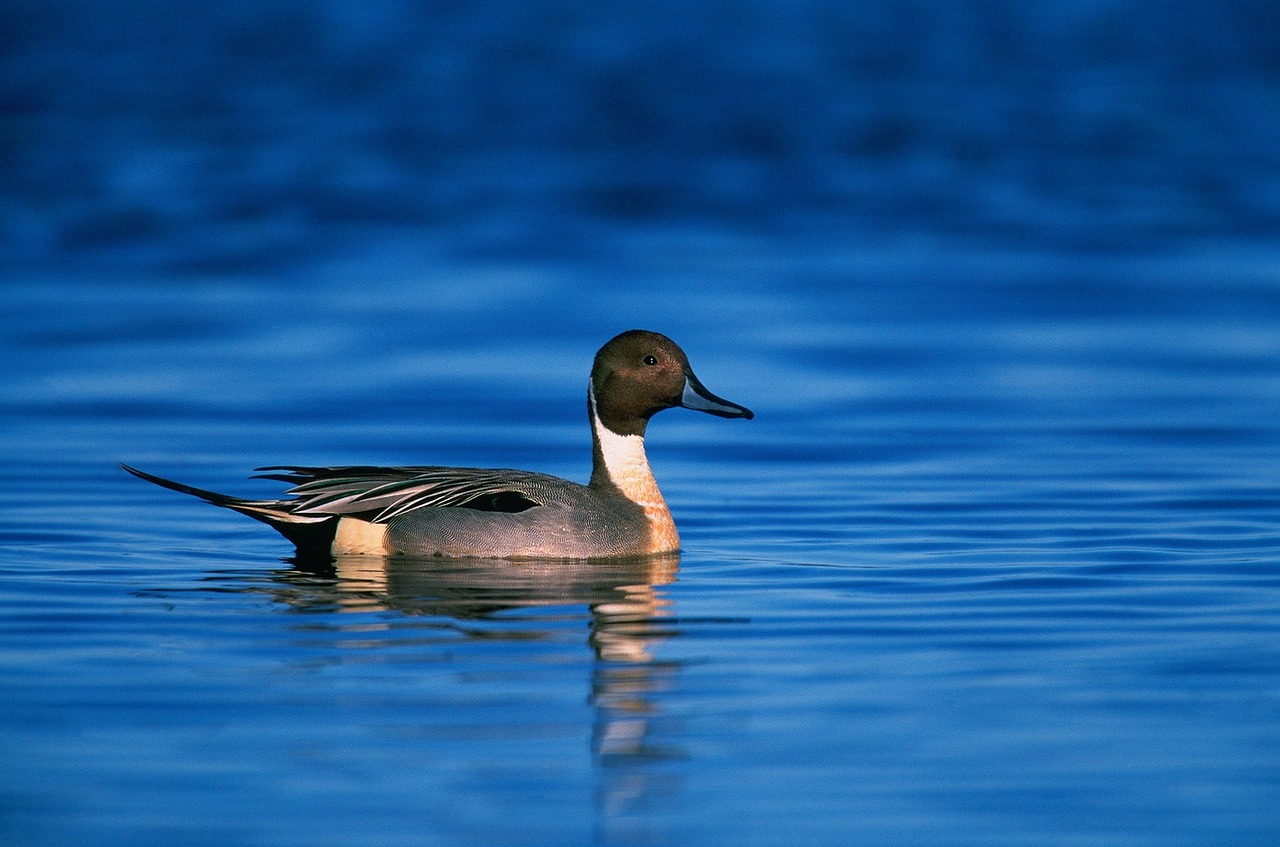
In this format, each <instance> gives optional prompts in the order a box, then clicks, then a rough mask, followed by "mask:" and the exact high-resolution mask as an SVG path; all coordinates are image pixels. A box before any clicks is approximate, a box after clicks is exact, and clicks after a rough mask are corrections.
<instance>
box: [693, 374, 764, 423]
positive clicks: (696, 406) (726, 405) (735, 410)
mask: <svg viewBox="0 0 1280 847" xmlns="http://www.w3.org/2000/svg"><path fill="white" fill-rule="evenodd" d="M680 405H681V406H683V407H684V408H686V409H693V410H694V411H698V412H706V413H707V414H709V415H718V416H719V417H722V418H746V419H747V420H751V419H752V418H754V417H755V413H754V412H752V411H751V410H750V409H748V408H747V407H746V406H739V405H738V404H737V403H730V402H729V401H728V400H725V399H724V398H723V397H717V396H716V395H714V394H712V393H711V392H710V391H708V390H707V387H706V386H705V385H703V384H702V383H701V382H699V381H698V378H697V377H696V376H694V375H693V374H692V373H687V372H686V373H685V375H684V393H683V394H682V395H680Z"/></svg>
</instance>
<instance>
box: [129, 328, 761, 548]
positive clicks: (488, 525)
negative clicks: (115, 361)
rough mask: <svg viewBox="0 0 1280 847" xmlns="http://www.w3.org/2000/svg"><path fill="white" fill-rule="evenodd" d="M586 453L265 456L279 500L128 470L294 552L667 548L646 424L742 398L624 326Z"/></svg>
mask: <svg viewBox="0 0 1280 847" xmlns="http://www.w3.org/2000/svg"><path fill="white" fill-rule="evenodd" d="M587 405H588V410H589V413H590V419H591V434H592V442H593V463H592V471H591V480H590V481H589V482H588V483H587V484H586V485H580V484H578V483H576V482H570V481H568V480H565V479H560V478H558V477H553V476H548V475H546V474H540V473H532V472H529V471H517V470H486V469H479V468H443V467H393V468H374V467H333V468H302V467H274V468H263V469H262V470H266V471H273V472H274V473H267V474H264V476H265V477H266V478H268V479H277V480H280V481H283V482H289V483H293V484H294V487H293V488H291V489H290V490H289V492H288V493H290V494H293V495H295V497H294V498H293V499H286V500H244V499H241V498H238V497H231V496H228V495H225V494H217V493H215V492H212V491H205V490H202V489H199V488H193V487H191V486H189V485H185V484H183V483H179V482H173V481H171V480H167V479H163V478H161V477H157V476H152V475H151V474H147V473H143V472H142V471H138V470H135V469H134V468H130V467H128V466H125V469H126V470H128V471H129V472H130V473H133V474H135V475H137V476H139V477H142V478H143V479H147V480H150V481H151V482H154V483H156V484H158V485H162V486H164V487H166V488H171V489H174V490H176V491H181V492H184V493H187V494H194V495H195V496H197V497H201V498H203V499H205V500H208V501H209V502H211V503H214V504H216V505H219V506H225V507H227V508H229V509H234V510H235V511H237V512H241V513H243V514H246V515H248V516H249V517H252V518H255V519H257V520H260V521H263V522H265V523H267V524H270V525H271V526H272V527H274V528H275V529H277V530H279V531H280V533H281V534H283V535H284V536H285V537H286V538H288V539H289V540H290V541H292V542H293V543H294V544H295V545H296V546H297V547H298V549H299V551H300V552H313V553H329V552H332V553H334V554H338V555H341V554H374V555H385V554H406V555H411V556H448V557H467V556H484V557H497V558H505V559H525V558H533V559H537V558H543V559H603V558H618V557H627V556H647V555H654V554H662V553H671V552H674V551H676V550H678V549H679V546H680V538H679V535H678V534H677V532H676V528H675V523H674V522H673V521H672V518H671V512H670V511H669V510H668V508H667V504H666V501H665V500H664V499H663V497H662V494H661V492H660V491H659V490H658V485H657V482H655V480H654V478H653V473H652V472H651V471H650V469H649V462H648V459H647V458H646V456H645V451H644V434H645V427H646V426H647V424H648V422H649V418H651V417H652V416H653V415H654V414H656V413H658V412H660V411H662V410H663V409H670V408H674V407H676V406H683V407H684V408H687V409H696V410H698V411H702V412H708V413H710V414H713V415H719V416H720V417H726V418H751V417H752V413H751V411H750V410H749V409H747V408H745V407H743V406H739V405H738V404H736V403H730V402H729V401H728V400H723V399H721V398H719V397H717V396H715V395H714V394H712V393H711V392H709V391H708V390H707V389H706V388H705V387H703V385H702V383H701V382H700V381H699V380H698V378H697V377H696V376H694V373H693V369H692V368H691V367H690V366H689V360H688V358H687V357H686V356H685V354H684V351H683V350H681V349H680V348H679V347H678V346H677V345H676V344H675V342H673V341H672V340H671V339H669V338H667V337H666V336H663V335H659V334H658V333H655V332H646V331H643V330H631V331H629V332H624V333H622V334H621V335H619V336H617V337H615V338H614V339H612V340H611V341H609V343H607V344H605V345H604V347H602V348H600V351H599V352H598V353H597V354H596V358H595V364H594V365H593V367H592V369H591V379H590V381H589V382H588V388H587Z"/></svg>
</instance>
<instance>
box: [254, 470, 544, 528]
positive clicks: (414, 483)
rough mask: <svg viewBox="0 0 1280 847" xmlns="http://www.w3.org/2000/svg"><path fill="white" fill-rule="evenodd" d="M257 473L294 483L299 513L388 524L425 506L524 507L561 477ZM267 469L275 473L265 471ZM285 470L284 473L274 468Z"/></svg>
mask: <svg viewBox="0 0 1280 847" xmlns="http://www.w3.org/2000/svg"><path fill="white" fill-rule="evenodd" d="M258 471H259V473H258V474H257V476H258V477H259V478H262V479H274V480H278V481H281V482H287V483H290V484H291V485H292V486H293V487H292V488H290V489H289V490H288V491H287V492H286V494H290V495H293V496H294V497H295V498H297V499H295V500H294V501H293V505H292V508H291V511H292V512H294V513H295V514H299V515H353V514H362V515H371V518H367V519H371V520H373V521H374V522H375V523H386V522H387V521H389V520H391V519H392V518H395V517H397V516H399V515H403V514H406V513H408V512H411V511H413V510H415V509H425V508H450V507H457V508H468V507H470V508H483V509H489V510H496V511H522V510H523V509H527V508H529V507H531V506H538V505H543V504H544V503H545V502H546V493H547V492H548V491H549V490H551V487H552V486H554V485H555V484H557V483H558V484H563V482H562V481H560V480H556V479H554V478H553V477H548V476H547V475H545V474H539V473H533V472H530V471H518V470H509V469H488V468H445V467H384V468H373V467H363V466H358V467H325V468H311V467H296V466H281V467H266V468H258ZM263 471H267V472H272V473H262V472H263ZM275 472H281V473H275Z"/></svg>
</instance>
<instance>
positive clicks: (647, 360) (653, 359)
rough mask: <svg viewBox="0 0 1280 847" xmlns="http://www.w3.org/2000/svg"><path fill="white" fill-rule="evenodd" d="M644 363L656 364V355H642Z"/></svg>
mask: <svg viewBox="0 0 1280 847" xmlns="http://www.w3.org/2000/svg"><path fill="white" fill-rule="evenodd" d="M644 363H645V364H646V365H656V364H658V357H657V356H655V355H653V354H652V353H650V354H649V355H648V356H645V357H644Z"/></svg>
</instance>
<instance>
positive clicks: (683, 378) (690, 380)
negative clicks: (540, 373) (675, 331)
mask: <svg viewBox="0 0 1280 847" xmlns="http://www.w3.org/2000/svg"><path fill="white" fill-rule="evenodd" d="M591 397H592V402H593V404H594V411H595V414H596V416H597V417H598V418H599V419H600V422H601V423H603V424H604V425H605V426H607V427H608V428H609V429H610V430H612V431H613V432H616V433H617V434H619V435H644V429H645V425H646V424H647V423H648V422H649V418H651V417H653V416H654V415H655V414H656V413H658V412H661V411H662V410H663V409H672V408H675V407H676V406H683V407H684V408H686V409H694V410H696V411H699V412H706V413H707V414H710V415H718V416H719V417H722V418H746V419H747V420H750V419H751V418H753V417H755V415H754V414H753V413H752V411H751V410H750V409H748V408H747V407H745V406H739V405H738V404H737V403H731V402H730V401H728V400H725V399H724V398H722V397H717V396H716V395H714V394H712V393H711V392H710V391H708V390H707V388H706V386H704V385H703V384H702V382H701V381H700V380H699V379H698V378H697V377H696V376H694V373H693V368H691V367H690V366H689V357H688V356H686V355H685V354H684V351H683V350H681V349H680V346H679V345H678V344H676V343H675V342H674V341H672V340H671V339H670V338H667V337H666V336H665V335H662V334H661V333H657V332H649V331H648V330H643V329H632V330H628V331H626V332H624V333H622V334H621V335H617V336H615V337H614V338H612V339H611V340H610V341H609V343H607V344H605V345H604V346H603V347H601V348H600V352H598V353H596V360H595V364H594V365H593V366H592V368H591Z"/></svg>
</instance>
